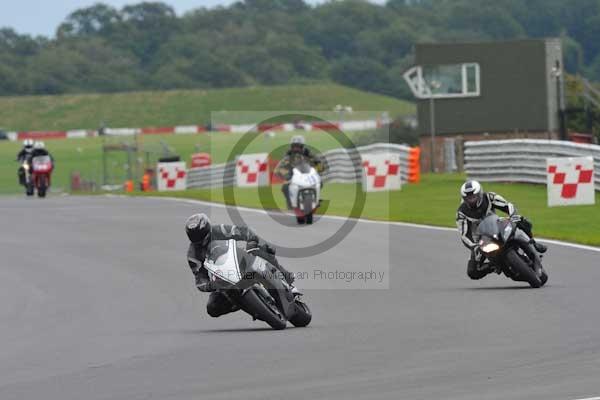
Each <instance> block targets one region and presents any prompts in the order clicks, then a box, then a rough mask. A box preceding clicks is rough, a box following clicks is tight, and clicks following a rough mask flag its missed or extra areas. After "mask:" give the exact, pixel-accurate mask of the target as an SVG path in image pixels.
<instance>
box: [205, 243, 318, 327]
mask: <svg viewBox="0 0 600 400" xmlns="http://www.w3.org/2000/svg"><path fill="white" fill-rule="evenodd" d="M204 267H205V268H206V270H207V271H208V275H209V277H210V279H211V281H212V282H213V285H214V286H215V287H216V288H217V289H218V290H221V291H222V292H223V293H224V294H225V295H226V296H227V297H228V298H229V299H230V300H231V301H232V302H233V303H235V304H236V305H238V306H239V307H240V308H241V309H242V310H243V311H245V312H246V313H248V314H250V315H251V316H252V317H253V318H254V319H255V320H257V319H258V320H260V321H264V322H266V323H267V324H269V325H270V326H271V327H272V328H273V329H277V330H279V329H285V328H286V326H287V321H289V322H291V323H292V325H294V326H296V327H304V326H307V325H308V324H309V323H310V321H311V319H312V314H311V312H310V309H309V308H308V306H307V305H306V304H305V303H304V302H302V301H301V300H300V298H299V296H298V295H294V294H293V293H292V291H291V288H290V286H289V285H288V284H287V282H286V281H285V279H283V278H284V277H283V276H281V274H280V273H279V271H278V270H277V269H276V268H275V267H274V266H272V265H271V264H269V263H268V262H267V261H266V260H264V259H263V258H261V257H257V256H254V255H252V254H251V253H249V252H247V251H246V250H245V248H241V247H238V245H237V242H236V241H235V240H233V239H230V240H215V241H213V242H211V244H210V248H209V253H208V256H207V259H206V261H205V263H204Z"/></svg>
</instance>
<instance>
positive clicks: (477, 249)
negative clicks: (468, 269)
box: [473, 246, 483, 262]
mask: <svg viewBox="0 0 600 400" xmlns="http://www.w3.org/2000/svg"><path fill="white" fill-rule="evenodd" d="M473 256H474V257H475V261H477V262H480V261H481V260H482V259H483V252H482V251H481V247H479V246H475V247H473Z"/></svg>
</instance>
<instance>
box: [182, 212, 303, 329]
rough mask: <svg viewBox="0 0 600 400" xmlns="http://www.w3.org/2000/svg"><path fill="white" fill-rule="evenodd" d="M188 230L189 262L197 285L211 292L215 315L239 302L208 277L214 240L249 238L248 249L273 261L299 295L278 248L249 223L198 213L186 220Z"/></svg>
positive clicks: (210, 304) (210, 310) (208, 307)
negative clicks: (212, 218)
mask: <svg viewBox="0 0 600 400" xmlns="http://www.w3.org/2000/svg"><path fill="white" fill-rule="evenodd" d="M185 232H186V234H187V236H188V238H189V240H190V246H189V248H188V264H189V266H190V269H191V270H192V273H193V274H194V277H195V278H196V287H197V288H198V290H199V291H201V292H210V296H209V298H208V303H207V304H206V311H207V312H208V314H209V315H210V316H211V317H219V316H221V315H224V314H228V313H230V312H233V311H237V310H238V309H239V308H238V306H236V305H234V304H233V303H232V302H231V301H230V300H229V297H228V296H227V292H226V291H224V290H216V289H215V288H214V287H213V285H212V282H211V281H210V279H209V277H208V271H207V270H206V268H204V260H205V259H206V256H207V252H208V249H209V245H210V242H211V241H213V240H229V239H234V240H238V241H244V242H246V251H247V252H248V253H250V254H253V255H254V256H257V257H261V258H263V259H265V260H266V261H267V262H269V263H270V264H272V265H273V266H274V267H275V268H277V270H278V271H279V272H281V274H282V276H283V278H284V279H285V281H286V282H287V283H288V284H289V285H290V286H291V288H292V293H294V294H295V295H299V294H300V292H299V291H298V289H296V288H295V287H294V286H293V285H292V283H293V282H294V276H293V274H292V273H290V272H288V271H287V270H286V269H285V268H284V267H283V266H282V265H281V264H279V262H278V261H277V258H275V249H273V248H272V247H271V246H270V245H269V244H268V243H266V242H265V241H263V240H262V239H261V238H260V237H258V235H256V233H254V231H252V229H250V228H249V227H247V226H236V225H225V224H220V225H211V222H210V219H209V218H208V216H207V215H206V214H194V215H192V216H191V217H189V218H188V220H187V221H186V223H185Z"/></svg>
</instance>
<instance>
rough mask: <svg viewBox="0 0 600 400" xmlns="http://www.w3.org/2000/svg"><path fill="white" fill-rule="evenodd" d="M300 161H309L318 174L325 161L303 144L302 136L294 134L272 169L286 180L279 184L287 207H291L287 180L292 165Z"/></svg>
mask: <svg viewBox="0 0 600 400" xmlns="http://www.w3.org/2000/svg"><path fill="white" fill-rule="evenodd" d="M301 161H307V162H309V163H310V165H311V166H313V167H314V168H315V170H316V171H317V172H318V173H319V174H321V173H322V172H323V171H324V170H325V167H326V164H325V161H324V160H323V159H322V158H321V157H318V156H317V155H315V154H313V153H312V152H311V151H310V149H309V148H308V147H306V146H305V140H304V136H302V135H296V136H293V137H292V140H291V142H290V148H289V149H288V151H287V152H286V153H285V157H284V158H283V159H282V160H281V161H280V162H279V164H277V167H275V171H274V173H275V175H277V176H279V177H280V178H281V179H283V180H285V181H286V182H285V183H284V184H283V185H281V191H282V192H283V196H284V197H285V201H286V204H287V208H288V209H291V208H292V205H291V202H290V196H289V193H290V190H289V188H290V182H289V181H290V179H291V178H292V171H293V169H294V166H295V165H297V164H298V163H299V162H301ZM321 187H323V181H321Z"/></svg>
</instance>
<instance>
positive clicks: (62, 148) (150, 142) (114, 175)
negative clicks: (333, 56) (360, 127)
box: [0, 131, 359, 194]
mask: <svg viewBox="0 0 600 400" xmlns="http://www.w3.org/2000/svg"><path fill="white" fill-rule="evenodd" d="M294 134H298V133H297V132H296V133H293V132H278V133H277V134H275V136H273V137H267V136H266V135H264V134H261V135H258V137H257V138H256V140H254V141H252V143H251V144H250V145H249V146H248V148H247V149H246V151H245V152H246V153H260V152H269V153H271V152H273V156H274V157H275V158H279V157H280V155H281V154H282V153H283V151H284V150H285V149H286V148H287V146H288V143H289V141H290V138H291V137H292V136H293V135H294ZM302 134H303V135H304V137H305V138H306V141H307V144H309V145H311V146H313V147H315V148H316V149H318V150H319V151H326V150H329V149H332V148H336V147H339V146H340V144H339V143H338V142H337V141H336V139H335V138H334V136H332V135H330V134H328V133H326V132H321V131H314V132H302ZM358 134H359V133H352V134H348V136H349V137H353V136H355V135H358ZM242 136H243V135H241V134H234V133H203V134H198V135H143V136H139V146H140V148H142V149H143V150H144V151H142V152H140V157H141V158H142V159H145V155H144V152H145V151H152V152H154V153H153V157H155V156H156V154H159V153H160V152H162V150H163V147H162V146H161V145H160V143H161V142H163V143H164V144H166V145H167V146H168V147H169V148H170V149H171V150H172V151H174V152H175V153H176V154H178V155H180V156H181V157H182V160H186V161H188V163H189V159H190V155H191V154H192V153H195V152H197V150H198V149H199V150H200V151H203V152H209V153H211V155H212V157H213V162H214V163H222V162H225V161H226V160H227V159H228V157H229V156H230V153H231V152H232V150H233V148H234V146H235V145H236V143H238V142H239V141H240V139H241V138H242ZM133 140H134V138H133V137H119V138H108V139H107V141H108V142H109V143H111V144H115V143H121V142H132V141H133ZM102 141H103V139H102V138H87V139H67V140H48V141H46V147H47V148H48V150H49V151H50V152H51V153H52V154H53V155H54V158H55V159H56V168H55V171H54V173H53V175H52V179H53V190H54V191H58V190H68V189H69V182H70V175H71V172H73V171H78V172H80V173H81V174H82V176H83V177H84V178H85V179H88V180H96V181H97V182H100V181H101V180H102ZM20 147H21V144H20V143H15V142H8V141H0V194H1V193H4V194H7V193H16V192H20V191H21V190H22V189H21V187H20V186H19V185H18V184H17V168H18V164H17V163H16V162H15V161H14V160H15V158H16V154H17V152H18V151H19V149H20ZM125 163H126V156H125V153H121V154H115V155H112V156H110V157H109V159H108V163H107V164H108V165H109V168H108V171H107V173H108V175H109V178H110V179H109V182H113V183H122V182H124V181H125V180H126V179H127V172H126V169H125V167H124V166H125Z"/></svg>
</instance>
